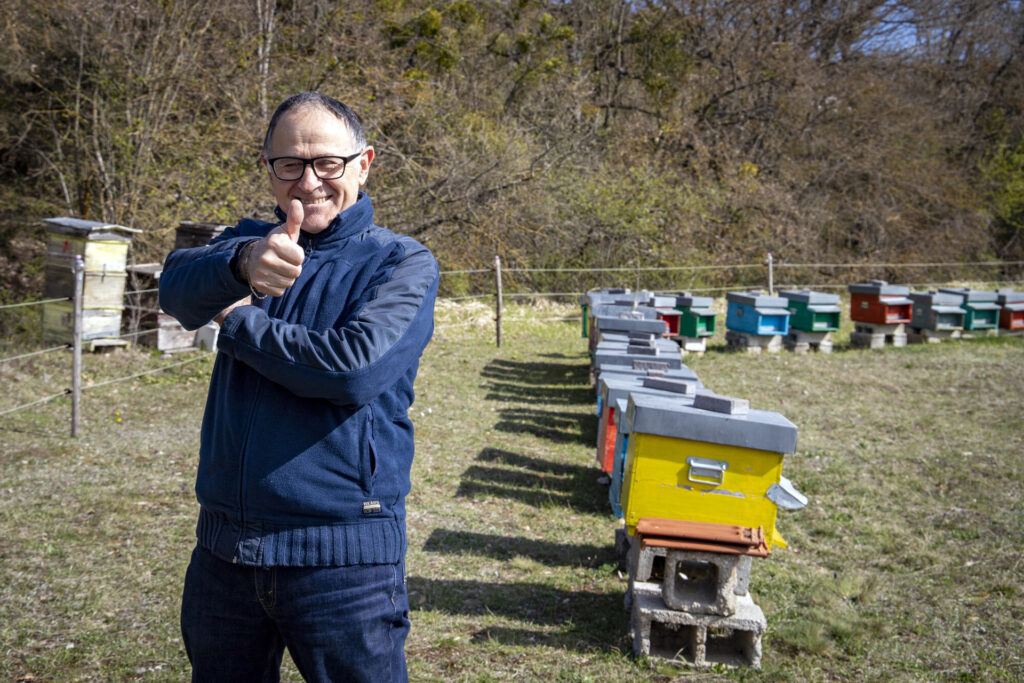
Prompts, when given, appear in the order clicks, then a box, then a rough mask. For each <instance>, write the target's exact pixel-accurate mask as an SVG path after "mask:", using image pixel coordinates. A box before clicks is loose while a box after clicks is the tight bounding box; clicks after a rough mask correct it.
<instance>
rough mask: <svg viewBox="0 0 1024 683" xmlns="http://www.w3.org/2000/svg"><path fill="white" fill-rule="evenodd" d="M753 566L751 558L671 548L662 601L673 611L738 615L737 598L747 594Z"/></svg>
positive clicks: (667, 561)
mask: <svg viewBox="0 0 1024 683" xmlns="http://www.w3.org/2000/svg"><path fill="white" fill-rule="evenodd" d="M744 560H745V561H744ZM751 564H752V562H751V558H750V556H749V555H727V554H725V553H708V552H700V551H694V550H675V549H670V550H669V551H668V553H667V554H666V556H665V578H664V579H663V580H662V599H663V600H664V601H665V604H666V605H668V607H670V608H671V609H675V610H681V611H684V612H692V613H694V614H717V615H719V616H725V617H727V616H730V615H732V614H734V613H735V612H736V596H737V595H745V594H746V593H747V588H748V587H749V586H750V567H751ZM741 578H742V579H744V580H743V581H742V584H743V585H742V587H740V588H739V589H738V588H737V586H738V584H739V583H740V579H741ZM738 590H741V591H742V592H737V591H738Z"/></svg>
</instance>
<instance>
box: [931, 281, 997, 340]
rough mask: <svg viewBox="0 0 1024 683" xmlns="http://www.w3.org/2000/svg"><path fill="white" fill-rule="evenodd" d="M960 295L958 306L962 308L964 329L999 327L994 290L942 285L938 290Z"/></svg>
mask: <svg viewBox="0 0 1024 683" xmlns="http://www.w3.org/2000/svg"><path fill="white" fill-rule="evenodd" d="M939 291H940V292H944V293H946V294H953V295H955V296H959V297H960V302H959V303H960V308H962V309H964V311H965V313H964V330H967V331H972V330H994V329H996V328H997V327H999V310H1000V309H1001V308H1002V307H1001V306H1000V305H999V304H998V303H997V302H996V296H997V294H996V292H995V291H991V290H990V291H984V290H978V289H970V288H968V287H943V288H942V289H940V290H939Z"/></svg>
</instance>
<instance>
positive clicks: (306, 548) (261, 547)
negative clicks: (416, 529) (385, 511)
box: [196, 507, 407, 567]
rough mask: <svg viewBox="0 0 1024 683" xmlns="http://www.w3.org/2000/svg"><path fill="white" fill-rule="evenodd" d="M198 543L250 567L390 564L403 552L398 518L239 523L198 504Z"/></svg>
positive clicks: (403, 538)
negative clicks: (315, 522)
mask: <svg viewBox="0 0 1024 683" xmlns="http://www.w3.org/2000/svg"><path fill="white" fill-rule="evenodd" d="M196 539H197V541H198V543H199V545H200V546H201V547H203V548H205V549H206V550H209V551H210V552H211V553H213V554H214V555H215V556H217V557H218V558H220V559H222V560H224V561H225V562H231V563H233V564H240V565H245V566H256V567H345V566H351V565H358V564H395V563H397V562H399V561H400V560H401V559H402V558H403V557H404V556H405V551H406V543H407V541H406V536H405V520H404V518H398V519H395V518H390V519H374V520H365V521H359V522H355V523H350V524H321V525H303V526H277V525H268V524H261V523H248V524H244V525H243V524H240V523H239V522H238V521H237V520H235V519H232V518H230V517H228V516H227V515H225V514H223V513H220V512H216V511H214V510H210V509H209V508H207V507H200V509H199V520H198V522H197V524H196Z"/></svg>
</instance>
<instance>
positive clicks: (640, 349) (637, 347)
mask: <svg viewBox="0 0 1024 683" xmlns="http://www.w3.org/2000/svg"><path fill="white" fill-rule="evenodd" d="M626 353H630V354H634V355H637V356H657V355H658V347H657V346H651V345H650V344H634V343H632V342H630V343H629V345H628V346H626Z"/></svg>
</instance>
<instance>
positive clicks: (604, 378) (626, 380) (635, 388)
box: [598, 372, 704, 405]
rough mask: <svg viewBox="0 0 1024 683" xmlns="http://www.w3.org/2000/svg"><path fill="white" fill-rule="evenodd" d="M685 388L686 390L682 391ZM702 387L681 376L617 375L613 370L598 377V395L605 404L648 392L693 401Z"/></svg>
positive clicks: (653, 394)
mask: <svg viewBox="0 0 1024 683" xmlns="http://www.w3.org/2000/svg"><path fill="white" fill-rule="evenodd" d="M651 381H657V382H661V384H660V385H659V386H649V385H648V384H649V382H651ZM683 388H685V389H686V390H687V391H683V390H682V389H683ZM703 389H704V387H703V386H701V385H700V383H699V382H695V381H690V380H687V379H683V378H670V379H666V378H665V377H644V376H639V375H632V376H631V375H617V374H615V373H613V372H609V373H603V372H602V373H601V377H600V378H599V379H598V395H599V396H601V400H602V401H605V402H606V405H610V404H613V403H615V402H616V401H617V400H619V399H625V398H628V397H629V395H630V394H632V393H640V394H649V395H652V396H666V397H670V398H679V399H686V401H688V402H689V403H693V397H694V396H695V395H696V393H697V391H698V390H703Z"/></svg>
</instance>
